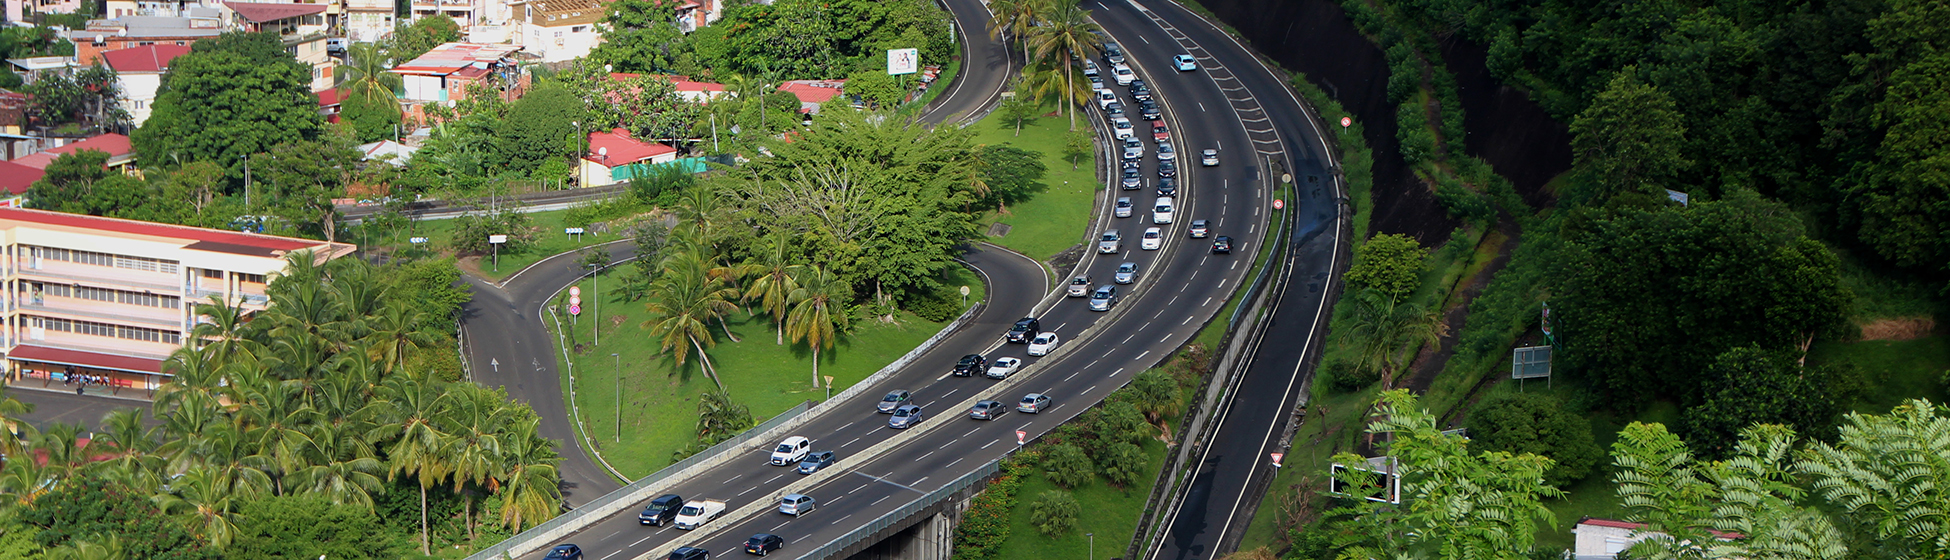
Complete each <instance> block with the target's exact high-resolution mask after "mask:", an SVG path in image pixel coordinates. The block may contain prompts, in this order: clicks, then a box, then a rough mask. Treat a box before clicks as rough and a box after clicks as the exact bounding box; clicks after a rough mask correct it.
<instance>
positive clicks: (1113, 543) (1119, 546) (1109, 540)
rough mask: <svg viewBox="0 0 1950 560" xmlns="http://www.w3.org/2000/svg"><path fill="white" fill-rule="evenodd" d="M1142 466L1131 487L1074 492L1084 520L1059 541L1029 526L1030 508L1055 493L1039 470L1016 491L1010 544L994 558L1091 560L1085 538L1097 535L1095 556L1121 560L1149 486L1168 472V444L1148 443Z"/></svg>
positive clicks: (1098, 485) (1098, 484) (1099, 484)
mask: <svg viewBox="0 0 1950 560" xmlns="http://www.w3.org/2000/svg"><path fill="white" fill-rule="evenodd" d="M1153 432H1154V433H1155V431H1153ZM1144 461H1145V464H1144V470H1143V471H1141V472H1143V473H1144V475H1143V476H1142V477H1140V478H1139V481H1140V482H1139V483H1137V484H1132V485H1131V486H1130V487H1129V488H1123V489H1119V488H1113V487H1111V485H1110V484H1108V483H1105V482H1104V481H1103V480H1102V479H1095V480H1092V481H1090V483H1089V484H1085V485H1083V486H1082V487H1079V488H1077V489H1076V490H1072V491H1071V495H1073V496H1075V497H1076V499H1077V503H1078V504H1079V505H1082V506H1083V515H1080V516H1078V517H1077V528H1076V530H1075V531H1072V532H1069V533H1066V534H1063V535H1058V536H1057V537H1055V538H1050V537H1046V536H1043V534H1042V533H1041V532H1039V531H1037V530H1036V526H1035V525H1032V524H1030V519H1031V515H1030V504H1033V503H1035V502H1036V497H1037V496H1038V495H1040V494H1042V493H1043V492H1044V491H1048V490H1055V489H1057V487H1056V485H1055V484H1052V483H1050V481H1049V478H1047V477H1045V476H1043V471H1042V469H1036V471H1035V473H1034V474H1031V475H1030V476H1029V478H1027V479H1025V480H1023V483H1022V487H1021V488H1019V489H1017V491H1016V507H1015V508H1014V509H1012V510H1010V512H1009V539H1008V540H1007V541H1004V542H1003V544H1002V547H1001V549H1002V550H1001V554H997V555H996V558H1089V557H1091V551H1090V538H1089V537H1085V536H1084V534H1085V533H1095V534H1096V535H1097V537H1096V540H1097V550H1096V557H1098V558H1113V557H1119V556H1123V555H1124V547H1125V546H1126V545H1129V544H1130V542H1131V535H1132V533H1134V532H1136V531H1137V522H1138V517H1140V516H1142V515H1144V502H1145V499H1146V498H1149V497H1150V494H1151V486H1150V483H1149V481H1150V480H1152V479H1155V478H1157V476H1158V469H1160V468H1163V467H1164V462H1165V444H1164V442H1161V441H1158V440H1156V439H1146V440H1145V441H1144Z"/></svg>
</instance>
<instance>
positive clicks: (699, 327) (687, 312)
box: [643, 258, 737, 390]
mask: <svg viewBox="0 0 1950 560" xmlns="http://www.w3.org/2000/svg"><path fill="white" fill-rule="evenodd" d="M674 261H675V262H673V263H672V264H673V265H674V266H672V267H671V268H669V269H667V270H666V271H665V272H664V275H663V276H662V277H659V278H657V282H656V284H655V286H654V287H653V288H652V290H653V292H655V294H656V297H654V298H652V299H651V300H650V302H649V303H646V304H644V307H645V308H646V309H649V310H650V313H651V318H650V320H648V321H644V323H643V326H644V328H648V329H650V335H651V336H654V337H657V338H659V339H660V343H661V344H662V350H663V351H664V352H671V353H672V356H673V357H675V358H676V360H677V367H679V368H682V367H684V360H685V358H686V357H687V356H689V355H690V351H691V350H692V349H695V350H697V357H698V360H699V362H700V364H701V365H702V366H703V370H704V375H705V376H706V377H709V378H710V379H711V382H712V383H715V384H717V386H718V388H719V389H720V390H722V389H724V382H723V381H722V380H719V379H718V374H717V371H716V370H715V369H713V368H712V367H711V357H710V356H709V355H706V354H705V353H704V350H705V349H706V348H710V347H715V346H717V344H718V341H717V338H716V337H715V336H714V335H713V334H712V333H711V327H710V326H709V325H706V324H705V321H708V320H710V319H711V318H712V317H715V316H718V315H720V314H723V313H727V312H730V311H731V310H734V309H737V306H734V305H732V304H731V302H729V301H725V298H724V295H725V294H724V291H723V290H722V289H721V288H720V287H719V282H718V281H717V280H715V279H713V278H711V277H710V275H709V274H707V273H706V272H705V270H704V266H703V265H702V264H701V263H698V262H697V261H696V260H695V259H694V258H689V259H685V258H679V259H674ZM686 343H688V344H689V345H688V346H686Z"/></svg>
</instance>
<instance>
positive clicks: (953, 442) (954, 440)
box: [935, 438, 961, 449]
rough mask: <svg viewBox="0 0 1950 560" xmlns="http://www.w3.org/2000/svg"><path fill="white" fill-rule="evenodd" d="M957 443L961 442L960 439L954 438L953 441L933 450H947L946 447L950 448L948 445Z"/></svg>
mask: <svg viewBox="0 0 1950 560" xmlns="http://www.w3.org/2000/svg"><path fill="white" fill-rule="evenodd" d="M957 441H961V438H955V439H951V440H948V443H944V444H941V447H936V448H935V449H947V448H948V446H950V445H954V444H955V442H957Z"/></svg>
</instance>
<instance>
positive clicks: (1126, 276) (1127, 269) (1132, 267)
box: [1111, 262, 1138, 284]
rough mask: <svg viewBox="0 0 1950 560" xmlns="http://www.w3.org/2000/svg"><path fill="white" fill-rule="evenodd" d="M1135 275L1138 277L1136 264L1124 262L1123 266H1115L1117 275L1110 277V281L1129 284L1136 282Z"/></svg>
mask: <svg viewBox="0 0 1950 560" xmlns="http://www.w3.org/2000/svg"><path fill="white" fill-rule="evenodd" d="M1137 275H1138V265H1137V263H1134V262H1126V263H1124V264H1120V265H1117V275H1115V276H1112V277H1111V280H1112V281H1115V282H1117V283H1119V284H1129V283H1132V282H1136V281H1137Z"/></svg>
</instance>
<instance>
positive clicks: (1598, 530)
mask: <svg viewBox="0 0 1950 560" xmlns="http://www.w3.org/2000/svg"><path fill="white" fill-rule="evenodd" d="M1645 527H1646V525H1645V524H1644V523H1633V522H1630V521H1619V520H1616V519H1599V518H1596V517H1586V518H1584V519H1579V520H1578V522H1577V524H1576V525H1573V526H1572V527H1571V536H1572V538H1573V539H1574V540H1573V543H1574V544H1573V545H1572V548H1571V556H1572V558H1573V560H1611V559H1613V558H1617V557H1618V555H1619V554H1621V553H1623V552H1625V549H1627V548H1631V547H1632V545H1633V544H1637V543H1638V542H1639V541H1642V540H1645V539H1646V538H1648V537H1652V536H1654V535H1663V534H1664V533H1660V532H1658V531H1644V530H1643V529H1645ZM1713 535H1714V536H1715V537H1718V538H1720V539H1722V540H1728V539H1736V538H1740V535H1739V534H1736V533H1725V532H1720V531H1713Z"/></svg>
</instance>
